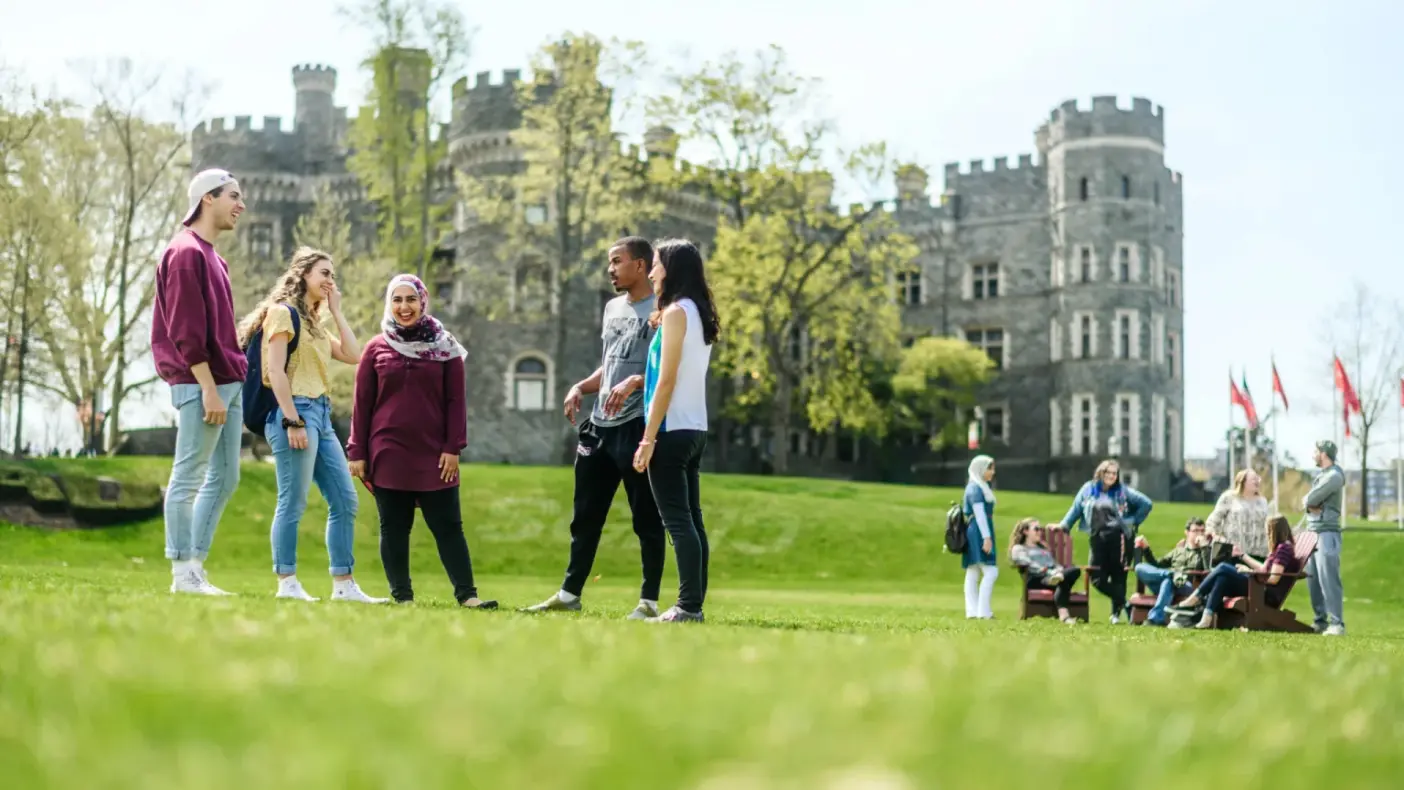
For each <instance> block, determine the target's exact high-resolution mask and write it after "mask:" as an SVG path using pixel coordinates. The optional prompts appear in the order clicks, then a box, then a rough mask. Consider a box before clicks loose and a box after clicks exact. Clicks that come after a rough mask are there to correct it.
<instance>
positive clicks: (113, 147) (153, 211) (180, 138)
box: [26, 59, 204, 446]
mask: <svg viewBox="0 0 1404 790" xmlns="http://www.w3.org/2000/svg"><path fill="white" fill-rule="evenodd" d="M85 68H86V70H87V71H88V72H89V74H90V76H91V79H92V87H93V94H94V96H93V98H94V101H93V107H92V111H91V113H90V114H88V115H86V116H82V117H79V116H74V115H66V116H65V117H64V118H63V119H61V121H62V123H59V124H56V125H55V127H54V134H53V135H52V136H51V138H50V140H49V142H50V144H51V147H50V149H49V150H48V152H47V155H46V164H45V168H46V174H45V182H46V183H47V184H48V186H49V189H51V190H52V192H53V194H54V195H55V200H56V201H57V202H58V203H59V204H60V206H61V211H62V213H63V214H64V215H65V216H66V217H68V218H69V219H71V221H72V222H73V224H74V226H75V228H76V230H77V232H78V235H79V238H78V239H75V240H73V242H72V243H71V244H70V245H69V246H72V247H73V248H74V249H72V250H71V251H69V252H67V253H65V254H62V255H59V254H55V255H53V256H51V260H50V263H49V266H50V269H49V271H48V273H47V277H46V279H47V284H48V286H49V287H48V288H47V289H46V292H47V294H46V295H47V297H48V299H49V304H48V305H47V308H48V309H45V310H42V311H39V314H38V315H36V316H35V332H36V334H37V337H38V339H39V341H40V344H41V345H42V347H43V351H44V352H45V354H46V356H47V361H48V365H47V373H48V375H46V376H44V377H42V378H41V377H26V382H27V383H30V384H33V385H35V386H37V387H39V388H41V389H44V390H47V391H50V392H53V393H55V394H57V395H58V396H59V397H61V398H63V399H64V400H65V401H67V402H68V403H72V404H74V406H80V405H81V404H84V403H88V404H92V415H93V416H92V418H91V419H90V420H89V421H88V425H87V428H86V430H85V433H86V434H87V435H86V436H85V441H84V444H85V445H88V446H91V445H98V446H101V445H102V444H103V443H102V442H101V441H100V440H98V438H99V437H98V430H99V429H98V424H99V423H98V417H97V415H99V414H103V415H104V419H103V421H102V424H103V426H104V427H106V429H107V432H108V438H109V443H110V445H115V444H116V441H117V439H118V437H119V436H120V433H121V408H122V404H123V401H125V400H126V398H127V397H128V396H130V395H132V394H134V393H136V392H138V391H139V390H140V389H141V388H143V387H145V386H147V385H150V384H152V383H154V382H155V381H156V377H155V376H148V377H145V378H141V379H138V380H136V381H131V380H129V379H128V376H129V373H130V369H131V367H132V365H133V363H134V362H136V361H137V360H138V359H140V358H142V357H144V356H145V355H146V354H147V353H149V350H148V346H147V343H146V339H147V338H146V336H145V333H143V332H142V331H141V329H142V328H143V327H144V326H145V325H146V321H147V320H148V319H149V314H150V308H151V303H152V299H153V298H154V296H155V289H156V285H155V277H154V275H155V270H156V267H155V266H153V265H151V262H152V261H153V260H155V259H156V257H157V256H158V255H159V253H160V250H161V248H162V246H163V245H164V244H165V243H166V242H167V241H168V240H169V239H170V237H171V235H172V233H174V231H175V230H176V227H177V221H178V220H179V218H180V214H181V209H182V208H183V199H182V198H183V196H184V192H185V183H186V169H187V166H188V165H187V163H188V161H189V152H188V140H189V133H188V131H189V129H188V123H187V120H188V119H189V118H191V117H193V116H194V115H195V112H196V110H197V107H196V105H197V104H198V102H199V101H200V99H201V98H202V97H203V95H204V90H203V89H202V88H201V87H200V86H197V85H196V84H195V82H194V81H193V79H191V78H190V77H189V76H173V75H171V74H169V73H168V72H163V71H162V70H160V69H157V68H142V67H138V66H137V65H136V64H134V63H133V62H132V61H130V60H127V59H119V60H114V61H110V62H107V63H104V64H102V65H86V66H85ZM103 395H106V401H107V403H106V404H105V406H106V408H103V406H104V404H102V403H101V401H102V400H103V397H102V396H103Z"/></svg>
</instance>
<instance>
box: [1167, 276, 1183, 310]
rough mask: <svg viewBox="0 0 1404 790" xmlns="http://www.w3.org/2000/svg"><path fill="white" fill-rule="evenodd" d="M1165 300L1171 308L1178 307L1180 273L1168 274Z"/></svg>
mask: <svg viewBox="0 0 1404 790" xmlns="http://www.w3.org/2000/svg"><path fill="white" fill-rule="evenodd" d="M1165 299H1166V300H1167V301H1168V302H1170V306H1171V307H1179V306H1180V273H1179V272H1175V271H1172V272H1169V274H1168V275H1167V277H1166V283H1165Z"/></svg>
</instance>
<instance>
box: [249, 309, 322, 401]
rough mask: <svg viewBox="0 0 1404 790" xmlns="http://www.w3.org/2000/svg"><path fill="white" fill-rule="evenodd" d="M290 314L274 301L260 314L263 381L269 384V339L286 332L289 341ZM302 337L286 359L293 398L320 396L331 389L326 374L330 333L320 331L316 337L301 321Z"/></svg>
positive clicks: (290, 331)
mask: <svg viewBox="0 0 1404 790" xmlns="http://www.w3.org/2000/svg"><path fill="white" fill-rule="evenodd" d="M292 331H293V325H292V314H291V313H289V312H288V308H286V307H284V306H283V305H280V304H277V305H273V306H272V307H270V308H268V314H267V315H266V316H264V317H263V359H264V360H265V363H264V365H263V384H264V386H272V383H271V382H269V380H268V364H267V359H268V341H269V340H270V339H272V338H273V336H275V335H279V334H282V335H287V337H288V342H292ZM301 334H302V337H301V338H299V339H298V341H297V350H296V351H294V352H293V354H292V358H291V359H289V360H288V381H289V382H290V383H291V384H292V394H293V396H294V397H297V396H302V397H304V398H320V397H321V396H323V395H325V394H327V392H328V390H330V389H331V384H330V382H329V381H328V376H327V361H328V360H330V359H331V336H330V335H328V334H326V332H323V333H322V336H321V337H319V338H314V337H312V333H311V332H309V331H307V321H306V320H304V321H303V322H302V333H301Z"/></svg>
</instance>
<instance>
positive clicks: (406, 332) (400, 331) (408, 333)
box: [380, 274, 468, 362]
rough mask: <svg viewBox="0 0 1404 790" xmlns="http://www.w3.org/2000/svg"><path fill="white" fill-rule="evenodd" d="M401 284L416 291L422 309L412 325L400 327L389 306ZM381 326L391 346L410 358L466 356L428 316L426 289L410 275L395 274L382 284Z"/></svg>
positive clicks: (452, 338) (438, 360) (416, 278)
mask: <svg viewBox="0 0 1404 790" xmlns="http://www.w3.org/2000/svg"><path fill="white" fill-rule="evenodd" d="M402 285H408V286H410V287H411V288H413V289H414V290H415V293H417V294H419V304H420V307H421V312H420V316H419V320H418V321H417V322H415V324H414V326H400V324H399V322H397V321H396V320H395V314H394V312H393V310H392V308H391V301H390V300H391V298H392V297H393V296H394V295H395V289H396V288H399V287H400V286H402ZM380 329H381V332H383V333H384V335H385V342H387V343H389V344H390V347H391V348H393V349H395V350H396V351H398V352H400V353H401V354H403V355H405V356H407V357H410V358H411V359H427V360H431V361H433V362H448V361H449V360H451V359H457V358H459V357H463V358H467V356H468V351H467V349H465V348H463V346H462V345H460V344H459V342H458V340H457V338H455V337H454V336H453V333H451V332H449V331H448V330H447V329H444V325H443V324H441V323H439V321H438V319H436V318H434V317H433V316H431V315H429V292H428V291H427V290H425V288H424V283H422V282H420V281H419V278H418V277H415V276H414V275H413V274H397V275H395V276H394V277H392V278H390V284H389V285H387V286H386V287H385V313H384V315H383V316H382V317H381V319H380Z"/></svg>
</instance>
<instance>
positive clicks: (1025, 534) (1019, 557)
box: [1009, 518, 1082, 625]
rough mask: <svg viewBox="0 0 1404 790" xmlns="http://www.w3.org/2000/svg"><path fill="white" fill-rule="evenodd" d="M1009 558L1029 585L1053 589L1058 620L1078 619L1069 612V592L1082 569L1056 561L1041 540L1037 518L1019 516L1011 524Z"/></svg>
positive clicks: (1041, 531) (1074, 620)
mask: <svg viewBox="0 0 1404 790" xmlns="http://www.w3.org/2000/svg"><path fill="white" fill-rule="evenodd" d="M1009 561H1010V562H1013V563H1014V564H1015V565H1018V566H1019V567H1021V568H1024V569H1026V570H1027V571H1028V579H1029V589H1031V590H1052V591H1053V605H1054V606H1056V607H1057V608H1058V619H1059V620H1062V621H1063V622H1065V623H1068V624H1070V625H1071V624H1073V623H1076V622H1077V619H1076V618H1075V617H1073V616H1072V615H1071V614H1069V613H1068V596H1069V595H1070V594H1071V593H1072V587H1073V583H1074V582H1076V581H1077V580H1078V577H1080V576H1081V575H1082V569H1081V568H1064V567H1062V566H1061V565H1059V564H1058V561H1057V560H1056V559H1054V558H1053V552H1051V551H1049V550H1048V546H1047V545H1046V544H1045V543H1044V542H1043V525H1042V524H1039V523H1038V519H1036V518H1024V519H1019V523H1018V524H1015V525H1014V532H1013V534H1011V535H1010V536H1009Z"/></svg>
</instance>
